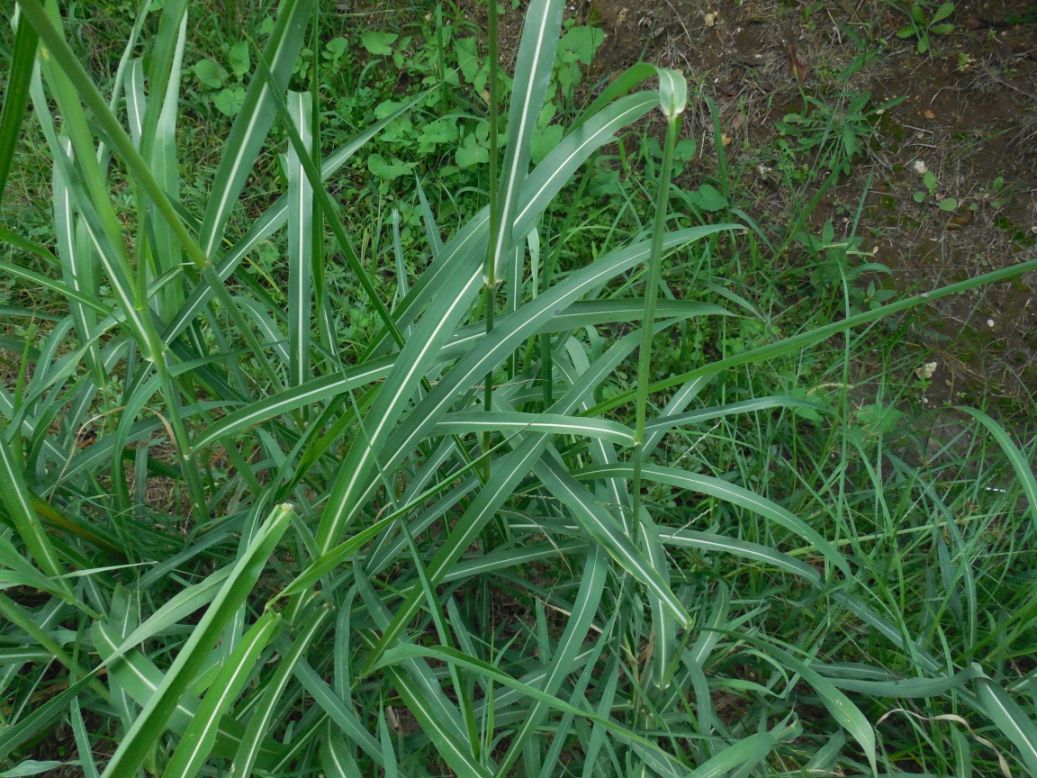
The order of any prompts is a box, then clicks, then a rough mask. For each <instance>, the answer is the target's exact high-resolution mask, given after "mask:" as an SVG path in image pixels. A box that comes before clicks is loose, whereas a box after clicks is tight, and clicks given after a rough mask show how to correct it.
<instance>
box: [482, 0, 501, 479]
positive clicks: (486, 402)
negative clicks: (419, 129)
mask: <svg viewBox="0 0 1037 778" xmlns="http://www.w3.org/2000/svg"><path fill="white" fill-rule="evenodd" d="M489 16H490V25H489V26H490V29H489V52H488V56H489V68H490V74H489V75H490V84H489V102H490V149H489V157H490V158H489V163H490V165H489V166H490V184H489V186H490V236H489V238H490V239H489V241H488V242H487V244H486V270H485V272H484V274H483V275H484V276H485V279H486V334H487V335H488V334H490V333H491V332H493V308H494V303H495V300H496V296H497V268H496V257H495V256H494V247H495V246H496V245H497V235H498V233H499V232H500V213H498V211H497V66H498V65H497V0H489ZM483 407H484V408H485V410H486V411H487V413H488V412H489V411H490V410H492V407H493V372H492V371H491V372H489V373H487V374H486V380H485V382H484V384H483ZM482 447H483V451H489V449H490V433H489V432H484V433H483V439H482ZM489 477H490V460H489V458H488V457H487V459H486V478H489Z"/></svg>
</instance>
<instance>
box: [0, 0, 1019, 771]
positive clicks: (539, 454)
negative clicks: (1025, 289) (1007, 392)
mask: <svg viewBox="0 0 1037 778" xmlns="http://www.w3.org/2000/svg"><path fill="white" fill-rule="evenodd" d="M115 5H117V4H113V7H114V6H115ZM123 5H125V4H123ZM196 5H197V4H189V3H187V2H186V1H185V0H165V1H164V2H162V3H150V4H148V5H147V7H146V8H144V9H143V10H141V11H140V13H139V15H136V16H135V17H134V16H133V15H132V14H130V15H128V16H127V17H126V18H136V19H137V23H136V25H134V26H133V27H132V29H131V27H130V24H131V23H128V22H126V21H125V20H124V19H123V18H120V17H119V15H118V14H117V13H115V12H114V11H112V10H111V9H108V10H107V11H105V10H97V9H94V10H93V12H92V13H94V14H95V15H94V16H90V15H89V14H90V13H91V12H89V11H84V10H83V9H82V8H81V7H80V6H75V7H74V8H72V10H68V9H66V10H65V12H64V15H60V14H58V13H57V9H56V4H41V3H38V2H36V1H35V0H25V1H24V2H20V3H19V4H18V7H19V9H20V13H19V16H18V22H17V26H16V28H14V27H12V30H13V29H16V30H17V32H16V33H12V34H11V35H10V36H8V37H6V38H4V42H5V46H6V49H5V51H7V52H10V54H9V56H8V57H7V58H6V60H5V62H6V64H7V66H8V67H7V73H6V83H7V84H8V87H7V92H6V93H5V102H4V112H3V114H2V115H0V138H2V139H6V140H5V145H3V146H0V162H4V165H3V166H2V167H0V170H6V169H7V163H8V162H12V163H13V164H12V172H11V174H10V176H9V177H8V180H9V181H10V182H11V186H10V187H9V188H8V189H7V190H6V192H5V194H4V209H5V217H4V225H5V227H4V231H3V233H2V235H0V237H2V238H3V240H4V242H5V248H4V254H3V255H2V259H0V270H2V275H3V278H4V281H3V282H2V283H3V284H4V286H3V288H4V289H5V290H8V291H9V297H8V299H9V301H10V302H8V303H5V307H4V308H3V309H2V311H3V313H2V315H3V319H4V330H3V332H2V338H3V340H2V341H0V349H2V355H0V359H2V363H0V364H2V365H3V370H4V374H5V382H4V386H3V389H2V393H0V497H2V504H0V519H2V520H3V523H2V525H0V589H2V590H0V614H2V617H3V618H2V619H0V689H2V692H3V694H2V696H0V760H2V761H0V770H2V771H6V772H2V771H0V775H33V774H42V773H45V772H47V771H54V774H76V775H87V776H97V775H104V776H133V775H137V774H141V773H142V772H143V773H146V774H153V775H164V776H170V777H171V778H172V777H173V776H176V777H179V776H190V775H232V776H248V775H272V776H290V775H328V776H332V775H334V776H338V775H344V776H363V775H374V774H384V775H386V776H396V775H405V776H422V775H430V776H431V775H462V776H484V775H521V776H553V775H590V774H594V773H598V774H603V775H663V776H686V775H693V776H703V777H704V776H721V775H730V776H750V775H760V776H763V775H769V776H770V775H790V776H793V775H797V776H798V775H933V776H968V775H996V774H999V773H1004V772H1005V771H1008V772H1009V773H1011V774H1013V775H1026V774H1035V773H1037V728H1035V725H1034V719H1035V716H1037V712H1035V704H1037V696H1035V692H1037V686H1035V682H1034V678H1035V677H1037V668H1035V667H1034V664H1033V659H1032V657H1033V656H1034V643H1033V641H1034V639H1035V637H1037V633H1035V619H1037V601H1035V599H1034V591H1035V586H1034V583H1035V580H1034V579H1035V572H1037V568H1035V565H1034V559H1033V553H1032V544H1033V538H1034V531H1035V522H1037V480H1035V478H1034V474H1033V469H1032V460H1033V456H1034V447H1035V442H1034V439H1033V437H1032V432H1030V431H1028V430H1027V429H1026V428H1025V427H1024V426H1015V425H1002V424H1001V423H999V421H998V420H996V418H995V417H994V416H993V415H989V414H987V413H986V412H984V411H983V410H979V409H975V408H958V409H954V408H948V409H939V410H937V409H933V410H928V411H919V410H918V408H919V406H920V398H922V397H923V396H924V394H925V392H926V391H927V389H928V382H929V380H930V379H931V377H932V372H931V371H927V370H926V369H925V366H924V365H921V366H920V365H919V364H917V362H916V356H917V355H916V353H915V352H912V351H911V350H910V348H908V347H907V346H905V342H904V341H905V328H904V325H903V323H902V320H901V318H900V315H901V314H904V313H907V312H910V311H918V310H922V309H923V308H924V306H925V305H926V304H927V303H928V302H929V301H930V300H934V299H937V298H939V297H941V296H947V295H950V294H955V293H960V292H964V291H968V290H970V289H973V288H976V287H978V286H981V285H983V284H988V283H996V282H1002V281H1006V280H1009V279H1012V278H1015V277H1018V276H1019V275H1021V274H1022V273H1023V272H1026V271H1027V270H1032V269H1033V268H1034V266H1035V262H1033V261H1031V262H1029V263H1026V264H1024V265H1019V266H1015V267H1010V268H1005V269H1002V270H999V271H995V272H993V273H990V274H987V275H986V276H983V277H979V278H976V279H969V280H966V281H962V282H960V283H958V284H955V285H953V286H951V287H943V288H940V289H935V290H930V291H929V292H927V293H926V294H923V295H919V296H917V297H898V296H896V295H895V294H894V293H893V292H892V291H891V290H890V289H888V288H886V286H885V285H884V284H883V281H882V279H883V277H884V275H885V274H886V272H887V271H886V269H885V268H883V267H882V266H881V265H878V264H876V263H875V262H874V261H873V257H872V255H871V254H870V252H869V251H868V247H867V246H866V245H865V243H864V241H863V240H862V239H861V238H860V236H859V234H858V228H859V226H860V224H859V219H860V218H861V210H862V209H861V208H858V210H857V212H856V213H854V214H851V216H852V218H849V219H847V220H845V221H844V222H840V224H842V226H841V227H839V228H837V227H836V224H835V222H834V221H828V222H827V223H825V224H824V225H823V226H822V227H821V228H820V229H819V230H817V231H816V234H814V231H813V230H812V228H811V227H810V226H809V225H810V223H811V221H810V219H809V216H810V214H811V212H812V209H813V207H814V206H815V205H816V202H804V203H803V204H802V207H801V209H800V210H799V211H798V212H797V213H795V214H793V216H792V218H791V220H790V222H789V223H788V224H777V225H773V224H772V225H760V224H757V223H756V221H755V220H754V219H753V218H752V217H751V215H750V214H749V213H748V212H747V211H746V210H745V203H743V198H742V196H741V194H740V192H739V191H738V187H737V186H736V185H735V184H734V183H733V182H736V181H738V180H739V179H738V177H737V175H734V174H733V173H732V172H731V171H728V170H727V167H726V164H727V163H726V161H725V160H724V158H723V153H722V150H723V147H724V146H723V139H722V134H721V132H720V128H719V126H717V127H715V128H714V129H715V133H714V134H715V137H714V138H713V139H712V148H714V149H717V150H720V156H719V158H715V159H713V160H712V162H713V165H714V171H713V173H712V174H711V177H705V178H700V179H698V180H694V181H693V182H691V183H689V177H690V176H691V175H692V171H693V170H695V168H694V166H693V165H692V164H691V162H692V160H696V159H697V160H700V161H701V159H702V157H703V154H704V151H703V150H702V149H700V148H698V146H697V145H696V144H695V142H693V141H692V140H691V139H688V138H683V139H682V136H681V134H680V128H681V122H682V120H683V114H684V112H685V108H686V105H687V104H688V103H689V102H690V101H698V100H701V99H703V98H701V97H700V96H698V95H697V94H696V93H695V90H694V89H692V90H691V91H690V94H689V93H688V89H687V86H686V84H685V81H684V78H683V77H682V76H681V75H680V74H678V73H675V72H673V71H669V70H664V69H657V68H655V67H653V66H650V65H646V64H641V65H637V66H634V67H633V68H631V69H630V70H628V71H626V72H625V73H623V74H617V76H616V78H614V79H612V80H611V81H610V82H609V83H608V84H607V85H606V84H604V83H601V84H597V83H589V82H588V80H587V79H588V75H587V74H588V72H589V71H588V70H587V66H588V65H589V64H590V62H591V60H592V58H593V56H594V53H595V51H596V49H597V48H598V47H599V46H600V45H602V37H601V35H600V33H599V31H596V30H594V29H593V28H592V27H587V26H581V25H577V24H573V23H570V22H568V21H566V20H565V19H564V18H563V15H564V8H563V4H562V3H561V2H559V1H558V0H533V1H532V2H530V3H529V4H528V6H526V7H525V8H524V9H523V10H522V11H521V12H520V11H518V10H516V9H504V13H505V14H510V15H511V16H510V17H508V18H509V19H510V20H511V21H513V22H515V23H516V24H517V23H518V22H517V20H518V19H519V16H520V15H522V16H523V17H524V21H523V22H522V33H521V40H520V41H519V42H518V45H517V47H515V48H514V50H513V52H512V54H511V56H510V59H511V60H513V66H512V67H511V68H510V71H509V72H508V73H507V74H505V73H504V72H503V68H499V67H491V66H490V61H488V59H487V56H486V53H487V48H488V47H487V45H486V44H487V40H486V31H484V30H481V29H479V28H477V27H476V26H475V23H474V22H473V21H472V20H471V19H470V18H469V16H468V15H466V14H465V13H464V12H463V11H460V10H457V9H454V8H448V7H440V6H429V7H428V8H424V7H423V8H422V13H421V14H419V15H417V16H416V17H414V20H413V21H412V22H409V23H401V22H400V21H399V20H398V19H385V18H383V17H380V16H378V15H377V14H375V13H373V12H371V13H369V14H368V15H366V16H359V15H357V14H353V13H351V12H341V11H339V10H338V8H337V7H336V9H335V10H334V11H332V10H331V9H330V8H325V7H323V6H320V5H319V4H317V3H315V2H313V0H284V2H281V3H278V4H276V5H273V4H271V5H269V7H267V6H266V5H264V6H263V7H262V8H257V9H253V10H249V11H248V12H243V11H242V10H241V9H240V8H237V7H236V6H235V4H231V3H228V4H225V5H219V4H204V5H197V7H196ZM119 7H120V8H122V7H123V6H119ZM80 11H82V12H83V13H86V14H87V16H85V17H84V16H82V15H79V16H77V13H80ZM212 20H216V21H217V22H219V24H218V25H215V26H213V25H211V24H210V25H208V26H206V24H205V22H206V21H212ZM11 21H13V20H11ZM383 22H384V23H383ZM214 30H215V31H214ZM97 35H101V36H102V37H103V38H104V40H105V41H106V46H105V47H104V48H103V49H102V51H106V52H111V54H110V56H107V55H106V56H100V55H96V54H95V56H94V58H93V59H88V58H87V57H86V55H85V54H84V43H87V42H89V41H90V40H93V36H97ZM84 36H85V37H84ZM37 37H38V39H39V40H38V41H37ZM15 51H22V52H23V53H24V52H26V51H27V52H29V53H28V55H24V56H19V57H14V56H13V53H14V52H15ZM33 52H35V53H33ZM491 79H495V81H493V82H491ZM19 86H23V87H24V95H25V101H26V102H25V105H26V106H27V110H26V111H25V112H23V111H22V110H20V108H18V107H17V105H16V104H17V100H18V98H17V95H18V94H20V93H21V92H20V91H19ZM12 96H14V97H12ZM494 96H497V97H498V99H497V100H495V99H494ZM8 106H12V107H11V108H10V109H9V108H8ZM705 110H706V111H707V112H708V111H709V110H710V106H709V105H708V103H707V105H706V109H705ZM880 110H881V108H880V107H876V106H872V105H871V104H870V102H869V98H868V97H863V98H862V97H860V96H857V97H854V96H851V95H840V96H839V97H838V98H835V99H833V100H832V101H829V102H824V101H823V100H821V99H820V98H818V99H812V100H808V101H804V110H803V112H802V113H799V114H796V115H795V116H793V117H786V120H785V124H784V125H783V127H782V128H781V129H782V138H783V139H784V140H783V141H782V143H781V144H779V145H778V146H776V153H777V154H779V155H780V158H782V159H785V160H786V161H787V162H788V166H787V168H786V169H785V170H784V171H783V173H784V174H785V175H786V176H787V178H786V183H787V184H788V185H789V186H793V187H800V186H805V185H806V183H808V182H817V183H822V182H823V181H826V180H827V181H830V183H829V184H828V185H833V184H834V183H835V182H836V181H837V179H838V177H839V176H840V175H842V174H844V173H845V172H846V171H848V170H849V169H850V167H851V166H852V165H853V164H854V160H855V158H856V157H857V155H858V154H860V153H862V152H863V149H865V148H866V144H867V141H868V136H869V134H870V132H871V131H872V127H873V124H874V121H875V118H876V116H878V113H877V112H878V111H880ZM23 113H24V114H26V115H25V116H24V120H23ZM494 124H497V125H498V127H499V131H498V132H497V133H496V134H497V135H498V138H497V139H496V141H497V142H496V143H494V142H493V141H492V140H491V135H492V134H493V132H492V129H491V128H492V126H493V125H494ZM662 126H665V127H666V128H667V131H666V133H665V136H663V135H662V134H660V133H658V132H657V130H658V129H659V127H662ZM30 150H31V151H32V152H33V153H30ZM41 158H42V159H44V160H46V161H45V163H42V166H43V169H42V170H41V162H40V159H41ZM671 177H672V180H673V181H676V182H677V183H672V182H671ZM822 185H823V184H822ZM40 192H45V193H46V196H45V200H43V199H41V198H40V197H39V196H36V195H38V193H40ZM31 193H35V195H33V196H30V194H31ZM862 202H863V200H862ZM9 214H16V215H17V216H16V217H14V218H12V217H10V216H9ZM1006 426H1007V427H1008V428H1007V429H1006ZM62 771H64V772H62Z"/></svg>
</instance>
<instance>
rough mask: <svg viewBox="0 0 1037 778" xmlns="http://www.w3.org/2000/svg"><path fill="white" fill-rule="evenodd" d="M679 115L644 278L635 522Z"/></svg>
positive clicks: (666, 151)
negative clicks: (656, 311) (653, 340)
mask: <svg viewBox="0 0 1037 778" xmlns="http://www.w3.org/2000/svg"><path fill="white" fill-rule="evenodd" d="M680 123H681V121H680V115H679V114H678V115H675V116H671V117H670V119H669V122H668V123H667V125H666V144H665V146H664V147H663V164H662V169H661V170H660V171H659V191H658V193H657V195H656V200H655V221H654V224H653V225H652V248H651V253H650V254H649V255H648V267H647V274H648V277H647V279H646V280H645V307H644V315H643V318H642V322H641V348H640V350H639V351H638V354H637V389H636V392H637V394H636V405H637V410H636V414H637V416H636V424H635V427H634V441H635V445H636V448H635V449H634V477H633V482H632V484H631V488H632V489H633V492H634V513H633V521H634V522H635V523H636V522H637V521H638V516H639V515H640V512H641V466H642V464H643V460H644V437H645V415H646V410H647V407H648V382H649V380H650V378H651V367H652V334H653V332H654V328H653V327H652V323H653V322H654V321H655V301H656V298H657V297H658V293H659V281H660V280H661V278H662V254H663V231H664V230H665V228H666V211H667V206H668V203H669V195H670V173H671V170H672V168H673V148H674V146H675V145H676V143H677V133H678V131H679V130H680Z"/></svg>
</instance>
